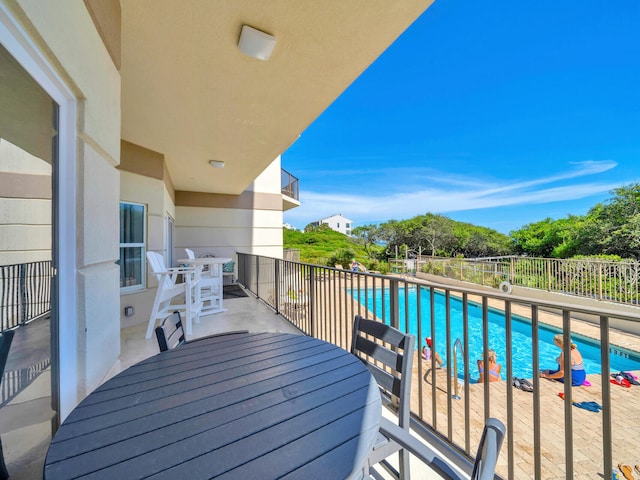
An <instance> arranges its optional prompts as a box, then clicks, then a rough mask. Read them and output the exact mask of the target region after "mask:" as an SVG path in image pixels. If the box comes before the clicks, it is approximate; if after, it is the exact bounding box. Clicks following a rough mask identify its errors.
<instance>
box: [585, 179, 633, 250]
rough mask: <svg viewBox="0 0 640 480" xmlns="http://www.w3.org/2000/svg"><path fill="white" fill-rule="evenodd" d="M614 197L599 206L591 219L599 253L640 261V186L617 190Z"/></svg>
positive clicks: (591, 214) (594, 210)
mask: <svg viewBox="0 0 640 480" xmlns="http://www.w3.org/2000/svg"><path fill="white" fill-rule="evenodd" d="M612 193H613V194H614V197H613V198H611V199H610V200H608V201H607V202H605V203H603V204H597V205H595V206H594V207H593V208H592V209H591V210H589V213H588V214H587V216H588V217H590V218H591V219H592V221H593V222H594V224H595V227H596V228H595V230H596V231H595V232H594V233H595V234H596V235H597V237H596V242H597V245H598V246H599V250H600V251H599V252H598V253H602V254H607V255H619V256H621V257H622V258H635V259H638V258H640V184H637V183H635V184H631V185H627V186H624V187H621V188H617V189H615V190H613V192H612Z"/></svg>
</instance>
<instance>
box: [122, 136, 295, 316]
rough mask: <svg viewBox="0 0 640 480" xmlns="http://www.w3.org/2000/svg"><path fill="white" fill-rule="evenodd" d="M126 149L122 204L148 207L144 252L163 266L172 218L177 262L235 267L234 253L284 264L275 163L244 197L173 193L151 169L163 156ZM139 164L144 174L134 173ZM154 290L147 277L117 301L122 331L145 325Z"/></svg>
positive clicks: (166, 180) (156, 167)
mask: <svg viewBox="0 0 640 480" xmlns="http://www.w3.org/2000/svg"><path fill="white" fill-rule="evenodd" d="M125 143H126V142H123V155H122V165H121V166H120V200H121V201H128V202H134V203H140V204H144V205H146V206H147V239H146V241H147V251H155V252H158V253H161V254H162V255H163V256H164V258H165V261H166V259H167V234H166V233H167V232H166V222H167V217H171V218H172V219H173V220H174V249H173V258H174V259H175V260H178V259H181V258H185V257H186V253H185V251H184V249H185V248H190V249H192V250H193V251H194V253H195V254H196V256H200V255H203V254H214V255H216V256H218V257H229V258H232V259H233V260H234V261H235V260H236V252H243V253H255V254H259V255H267V256H273V257H278V258H282V194H281V192H280V158H279V157H278V158H277V159H276V160H274V162H273V163H272V164H271V165H270V166H269V167H267V168H266V169H265V170H264V172H262V174H261V175H259V176H258V177H257V178H256V180H255V181H254V182H253V183H252V184H251V185H250V186H249V187H248V188H247V190H246V191H245V192H244V193H243V194H242V195H216V194H208V193H197V192H173V187H172V185H171V181H170V178H169V176H168V173H167V172H166V170H164V169H162V168H160V167H159V165H157V164H155V165H153V164H154V162H157V161H158V160H159V159H160V160H161V158H162V155H161V154H159V153H157V154H155V156H154V155H152V154H151V153H150V152H149V151H144V149H141V148H140V147H138V146H135V145H131V144H125ZM154 158H155V160H154ZM141 160H143V161H144V163H145V165H146V167H145V168H141V167H136V165H139V163H140V161H141ZM125 169H126V171H125ZM132 171H136V172H142V173H132ZM160 172H164V173H163V174H160ZM158 177H162V178H158ZM174 198H176V200H175V203H174V200H173V199H174ZM181 202H182V204H181ZM174 263H175V262H174ZM173 266H175V265H173ZM156 286H157V282H156V279H155V277H154V276H153V275H152V274H151V272H150V271H147V288H144V289H142V290H139V291H135V292H128V293H123V294H122V295H121V298H120V324H121V326H122V328H126V327H129V326H132V325H135V324H138V323H145V322H147V321H148V319H149V317H148V315H149V313H150V311H151V305H152V303H153V299H154V296H155V292H156ZM128 306H132V307H133V310H134V314H133V315H131V316H128V317H127V316H125V315H124V309H125V307H128Z"/></svg>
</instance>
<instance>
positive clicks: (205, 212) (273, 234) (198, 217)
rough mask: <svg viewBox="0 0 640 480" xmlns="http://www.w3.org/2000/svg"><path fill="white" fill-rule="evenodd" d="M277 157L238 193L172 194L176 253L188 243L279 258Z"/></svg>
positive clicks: (221, 252) (201, 250)
mask: <svg viewBox="0 0 640 480" xmlns="http://www.w3.org/2000/svg"><path fill="white" fill-rule="evenodd" d="M280 172H281V168H280V157H278V158H276V159H275V160H274V161H273V162H272V163H271V165H269V166H268V167H267V168H266V169H265V170H264V171H263V172H262V173H261V174H260V175H259V176H258V177H257V178H256V179H255V180H254V181H253V183H252V184H251V185H250V186H249V187H248V188H247V189H246V190H245V192H244V193H243V194H242V195H213V194H212V195H205V196H203V197H198V198H196V197H193V196H190V195H181V194H180V193H179V192H178V193H177V194H176V205H177V206H176V237H175V249H176V253H175V258H181V255H184V248H190V249H192V250H193V251H194V253H195V254H196V255H202V254H205V253H213V254H215V255H216V256H218V257H229V258H233V259H234V260H235V254H236V252H242V253H252V254H256V255H266V256H271V257H277V258H282V219H283V215H282V193H281V191H280Z"/></svg>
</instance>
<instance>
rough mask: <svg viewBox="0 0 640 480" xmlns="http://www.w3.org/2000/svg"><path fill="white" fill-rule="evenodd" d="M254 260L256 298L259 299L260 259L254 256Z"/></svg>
mask: <svg viewBox="0 0 640 480" xmlns="http://www.w3.org/2000/svg"><path fill="white" fill-rule="evenodd" d="M254 258H255V259H256V297H258V298H260V257H259V256H257V255H255V257H254Z"/></svg>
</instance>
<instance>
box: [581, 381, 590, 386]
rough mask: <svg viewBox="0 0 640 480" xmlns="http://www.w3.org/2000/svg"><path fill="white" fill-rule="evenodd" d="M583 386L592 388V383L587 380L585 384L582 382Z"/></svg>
mask: <svg viewBox="0 0 640 480" xmlns="http://www.w3.org/2000/svg"><path fill="white" fill-rule="evenodd" d="M582 386H583V387H590V386H591V382H590V381H589V380H585V381H584V382H582Z"/></svg>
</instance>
